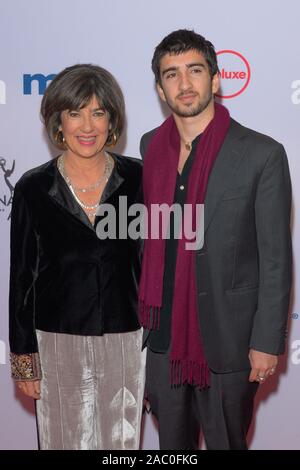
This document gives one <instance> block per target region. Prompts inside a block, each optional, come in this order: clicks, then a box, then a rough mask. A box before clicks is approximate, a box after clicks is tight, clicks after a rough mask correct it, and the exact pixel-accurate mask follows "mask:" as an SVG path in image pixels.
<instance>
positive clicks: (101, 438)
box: [37, 329, 146, 450]
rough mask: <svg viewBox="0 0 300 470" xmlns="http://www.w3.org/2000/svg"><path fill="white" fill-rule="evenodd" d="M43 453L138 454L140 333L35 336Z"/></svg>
mask: <svg viewBox="0 0 300 470" xmlns="http://www.w3.org/2000/svg"><path fill="white" fill-rule="evenodd" d="M37 338H38V345H39V354H40V360H41V367H42V373H43V378H42V381H41V399H40V400H37V422H38V433H39V441H40V448H41V449H43V450H44V449H48V450H50V449H68V450H70V449H78V450H79V449H82V450H84V449H85V450H101V449H102V450H119V449H127V450H136V449H138V448H139V441H140V425H141V415H142V407H143V394H144V384H145V361H146V350H144V351H142V329H140V330H138V331H133V332H129V333H114V334H105V335H104V336H77V335H67V334H61V333H48V332H44V331H40V330H39V331H37Z"/></svg>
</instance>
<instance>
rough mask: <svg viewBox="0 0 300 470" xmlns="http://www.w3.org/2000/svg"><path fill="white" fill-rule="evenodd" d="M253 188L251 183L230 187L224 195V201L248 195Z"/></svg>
mask: <svg viewBox="0 0 300 470" xmlns="http://www.w3.org/2000/svg"><path fill="white" fill-rule="evenodd" d="M250 189H251V186H250V185H243V186H237V187H236V188H228V189H227V190H226V191H225V193H224V195H223V197H222V201H231V200H232V199H239V198H241V197H245V196H247V194H249V192H250Z"/></svg>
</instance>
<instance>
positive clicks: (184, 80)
mask: <svg viewBox="0 0 300 470" xmlns="http://www.w3.org/2000/svg"><path fill="white" fill-rule="evenodd" d="M179 86H180V89H181V90H182V91H185V90H188V89H189V88H191V86H192V84H191V81H190V77H189V74H188V73H187V72H183V73H181V74H180V80H179Z"/></svg>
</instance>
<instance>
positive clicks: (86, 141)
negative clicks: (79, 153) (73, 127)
mask: <svg viewBox="0 0 300 470" xmlns="http://www.w3.org/2000/svg"><path fill="white" fill-rule="evenodd" d="M77 139H78V142H79V143H80V144H81V145H86V146H89V145H95V142H96V137H77Z"/></svg>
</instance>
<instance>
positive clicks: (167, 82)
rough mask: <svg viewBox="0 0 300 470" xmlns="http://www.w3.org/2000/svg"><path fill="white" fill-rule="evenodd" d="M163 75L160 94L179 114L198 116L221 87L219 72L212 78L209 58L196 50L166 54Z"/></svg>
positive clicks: (162, 68) (161, 71)
mask: <svg viewBox="0 0 300 470" xmlns="http://www.w3.org/2000/svg"><path fill="white" fill-rule="evenodd" d="M160 77H161V85H160V84H158V85H157V89H158V93H159V96H160V98H161V99H162V100H163V101H165V102H166V103H167V104H168V105H169V107H170V108H171V110H172V111H173V113H175V114H177V116H179V117H193V116H198V115H199V114H200V113H201V112H202V111H204V110H205V109H206V108H207V106H208V105H209V104H210V103H212V100H213V94H214V93H216V92H217V91H218V88H219V77H218V74H216V75H214V77H213V78H211V76H210V73H209V67H208V64H207V62H206V59H205V58H204V56H203V55H202V54H201V53H200V52H198V51H196V50H191V51H188V52H183V53H182V54H178V55H174V54H166V55H165V56H163V58H162V59H161V61H160Z"/></svg>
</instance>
